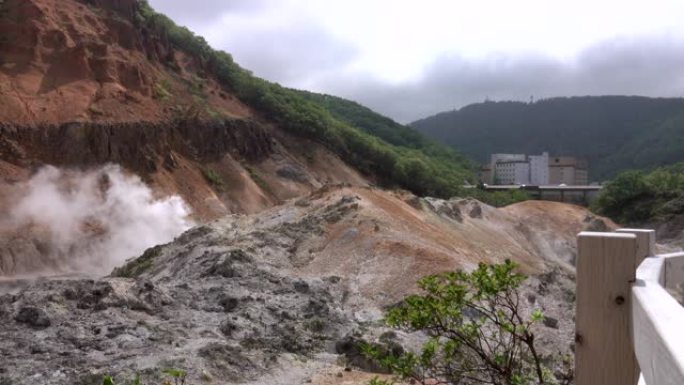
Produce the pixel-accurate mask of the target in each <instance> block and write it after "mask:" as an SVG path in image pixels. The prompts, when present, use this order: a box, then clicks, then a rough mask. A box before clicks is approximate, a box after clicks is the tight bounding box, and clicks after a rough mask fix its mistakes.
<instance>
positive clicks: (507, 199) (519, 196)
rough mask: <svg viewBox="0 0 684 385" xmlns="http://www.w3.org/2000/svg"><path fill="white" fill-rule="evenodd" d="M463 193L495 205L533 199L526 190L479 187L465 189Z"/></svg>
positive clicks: (505, 204)
mask: <svg viewBox="0 0 684 385" xmlns="http://www.w3.org/2000/svg"><path fill="white" fill-rule="evenodd" d="M463 195H464V196H468V197H471V198H475V199H477V200H479V201H480V202H484V203H486V204H488V205H490V206H494V207H504V206H508V205H512V204H513V203H518V202H523V201H526V200H530V199H532V197H531V196H530V194H529V193H528V192H527V191H524V190H504V191H485V190H481V189H479V188H477V189H468V190H465V191H464V194H463Z"/></svg>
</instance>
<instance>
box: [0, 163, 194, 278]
mask: <svg viewBox="0 0 684 385" xmlns="http://www.w3.org/2000/svg"><path fill="white" fill-rule="evenodd" d="M12 192H13V193H12V194H10V202H12V204H11V206H10V208H9V210H8V211H9V215H8V216H7V217H6V218H5V219H4V220H2V226H0V228H1V229H2V231H1V232H0V238H5V239H2V240H0V275H13V274H21V275H34V274H55V273H59V274H64V273H87V274H107V273H109V272H110V271H111V270H112V268H114V267H116V266H119V265H121V264H122V263H123V262H124V261H125V260H126V259H128V258H131V257H135V256H138V255H140V254H142V252H143V251H144V250H145V249H147V248H148V247H151V246H154V245H157V244H161V243H166V242H169V241H171V240H172V239H173V238H174V237H175V236H177V235H178V234H180V233H181V232H183V231H185V230H187V229H188V228H190V227H191V226H192V225H193V223H192V221H191V220H190V219H189V218H188V215H189V209H188V208H187V206H186V204H185V202H183V200H182V199H181V198H180V197H178V196H172V197H167V198H163V199H157V198H155V197H154V196H153V193H152V191H151V190H150V189H149V188H148V187H147V186H146V185H145V184H144V183H143V182H142V181H141V180H140V178H138V177H137V176H132V175H127V174H124V172H123V171H122V170H121V168H120V167H118V166H115V165H107V166H104V167H102V168H100V169H97V170H91V171H73V170H61V169H57V168H55V167H50V166H48V167H44V168H42V169H41V170H39V171H38V172H37V173H36V174H35V175H34V176H33V177H32V178H31V179H30V180H29V181H27V182H25V183H22V184H19V185H16V186H13V187H12ZM12 196H14V198H12ZM8 237H11V241H8ZM3 246H4V247H3ZM17 250H19V251H17Z"/></svg>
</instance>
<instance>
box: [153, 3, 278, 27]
mask: <svg viewBox="0 0 684 385" xmlns="http://www.w3.org/2000/svg"><path fill="white" fill-rule="evenodd" d="M148 1H149V2H150V5H152V7H154V8H155V9H157V10H158V11H162V12H163V13H164V14H166V15H167V16H169V17H170V18H172V19H173V20H174V21H175V22H177V23H178V24H181V25H187V26H189V27H193V26H197V25H200V24H208V23H212V22H214V21H216V20H218V19H219V18H220V17H221V16H223V15H225V14H227V13H232V14H248V13H254V12H257V11H259V10H261V9H263V8H264V7H266V6H268V2H269V0H201V2H200V1H188V0H148Z"/></svg>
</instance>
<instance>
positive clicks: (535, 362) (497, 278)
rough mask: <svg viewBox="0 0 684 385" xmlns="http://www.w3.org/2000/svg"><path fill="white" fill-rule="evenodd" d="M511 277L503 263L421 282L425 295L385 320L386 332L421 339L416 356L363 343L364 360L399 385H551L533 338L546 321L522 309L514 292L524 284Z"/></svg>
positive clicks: (379, 382)
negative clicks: (407, 384) (407, 383)
mask: <svg viewBox="0 0 684 385" xmlns="http://www.w3.org/2000/svg"><path fill="white" fill-rule="evenodd" d="M515 270H516V264H514V263H513V262H511V261H508V260H507V261H506V262H504V263H502V264H494V265H486V264H480V265H479V266H478V267H477V269H475V270H474V271H472V272H470V273H469V272H464V271H456V272H449V273H444V274H439V275H431V276H428V277H425V278H422V279H421V280H420V281H418V285H419V287H420V288H421V289H422V290H423V291H424V293H423V294H416V295H411V296H409V297H407V298H406V299H405V300H404V302H403V303H402V304H401V305H399V306H397V307H395V308H392V309H391V310H389V312H388V313H387V314H386V318H385V320H386V322H387V324H388V325H389V326H391V327H394V328H398V329H403V330H407V331H422V332H424V333H426V334H427V336H428V340H427V342H425V343H424V344H423V346H422V349H421V351H420V352H417V353H416V352H404V353H402V354H401V355H398V356H397V355H392V354H391V353H386V350H383V349H381V348H379V347H378V346H377V345H373V344H366V345H365V346H364V351H365V353H366V354H367V355H368V356H369V357H371V358H373V359H376V360H378V361H379V362H380V363H381V364H383V365H384V366H386V367H387V368H389V369H390V370H391V371H392V372H393V373H395V374H396V375H398V376H399V377H400V378H401V379H403V380H407V379H408V380H412V381H415V382H417V383H419V384H424V385H425V384H493V385H523V384H549V383H552V381H553V376H552V375H551V374H550V372H549V371H548V370H547V369H546V368H544V366H543V365H542V362H541V358H540V356H539V353H538V352H537V348H536V347H535V336H534V333H533V331H532V326H533V325H534V324H535V323H537V322H539V321H541V320H542V319H543V315H542V313H541V311H540V310H535V311H532V312H530V313H529V314H525V311H524V310H523V309H522V308H521V306H520V298H519V293H518V289H519V287H520V284H521V283H522V282H523V280H524V279H525V277H524V276H523V275H521V274H519V273H517V272H516V271H515ZM374 384H376V385H383V384H384V385H387V384H389V383H388V382H385V381H382V380H378V379H375V380H374Z"/></svg>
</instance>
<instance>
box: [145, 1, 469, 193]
mask: <svg viewBox="0 0 684 385" xmlns="http://www.w3.org/2000/svg"><path fill="white" fill-rule="evenodd" d="M136 22H137V23H138V25H139V27H140V28H142V29H144V30H146V31H149V32H151V33H153V34H155V35H157V36H161V37H162V38H163V39H165V40H166V41H168V42H169V43H170V44H172V45H173V46H174V47H176V48H177V49H180V50H182V51H184V52H187V53H189V54H191V55H192V56H193V57H195V58H196V59H197V60H198V61H199V62H200V63H201V64H202V66H203V67H204V68H206V69H207V70H208V71H209V72H211V73H213V74H214V75H215V76H216V77H217V78H218V79H219V81H221V82H222V84H223V85H224V86H225V87H227V88H229V89H231V90H232V92H233V93H234V94H235V95H236V96H237V97H238V98H240V99H241V100H242V101H243V102H245V103H246V104H248V105H249V106H251V107H253V108H255V109H257V110H258V111H260V112H261V113H262V114H263V115H265V116H267V117H268V118H269V119H271V120H273V121H274V122H276V123H277V124H278V125H279V126H280V127H281V128H283V129H285V130H287V131H288V132H290V133H292V134H295V135H299V136H302V137H306V138H309V139H311V140H314V141H316V142H318V143H321V144H323V145H324V146H326V147H327V148H329V149H330V150H332V151H333V152H335V153H336V154H337V155H338V156H340V157H341V158H342V159H343V160H345V161H346V162H347V163H349V164H350V165H352V166H354V167H355V168H357V169H358V170H360V171H361V172H363V173H367V174H371V175H374V176H376V177H377V178H378V180H379V182H380V183H382V184H383V185H387V186H393V185H394V186H399V187H402V188H405V189H408V190H410V191H412V192H414V193H416V194H419V195H432V196H438V197H450V196H453V195H457V194H458V192H459V190H460V186H462V185H463V182H464V181H465V180H471V181H472V180H473V174H472V170H471V168H470V164H469V162H467V161H465V160H464V158H462V157H460V156H458V155H457V154H455V153H454V152H453V151H450V150H448V149H445V148H441V147H440V146H438V145H436V144H433V143H431V142H429V141H427V140H425V139H423V138H421V136H420V134H418V133H416V132H415V131H413V130H411V129H410V128H408V127H405V126H401V125H398V124H396V123H393V122H391V121H388V119H387V118H383V117H381V116H379V115H377V114H374V113H373V112H371V111H370V110H366V111H364V114H363V115H359V116H358V119H357V120H353V119H350V116H349V115H345V114H344V113H343V112H340V111H339V109H337V108H332V107H331V106H330V105H329V104H327V103H322V102H321V99H322V97H320V98H319V97H313V96H312V94H305V93H302V92H301V91H296V90H292V89H288V88H285V87H282V86H280V85H278V84H275V83H270V82H267V81H265V80H263V79H260V78H257V77H255V76H253V75H252V74H251V73H250V72H249V71H246V70H244V69H242V68H240V67H239V66H238V65H237V64H236V63H235V62H234V61H233V59H232V57H231V56H230V55H229V54H227V53H225V52H222V51H216V50H214V49H212V48H211V47H210V46H209V45H208V44H207V42H206V41H205V40H204V39H203V38H201V37H199V36H196V35H194V34H193V33H192V32H191V31H190V30H188V29H187V28H184V27H179V26H177V25H176V24H175V23H174V22H173V21H172V20H170V19H169V18H168V17H166V16H164V15H161V14H159V13H156V12H155V11H154V10H153V9H152V8H151V7H150V6H149V5H148V4H147V3H146V2H141V3H140V9H139V13H138V16H137V20H136ZM169 65H172V63H169ZM343 116H346V117H347V118H342V117H343ZM383 120H384V122H383V123H382V124H380V125H376V124H375V122H380V121H383ZM367 122H371V123H370V124H367ZM371 127H375V128H376V129H371ZM392 130H396V131H397V132H396V133H393V132H391V131H392Z"/></svg>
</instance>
